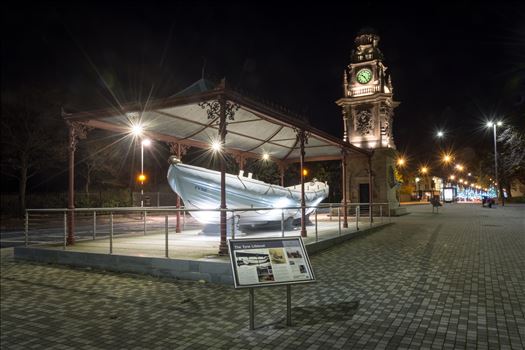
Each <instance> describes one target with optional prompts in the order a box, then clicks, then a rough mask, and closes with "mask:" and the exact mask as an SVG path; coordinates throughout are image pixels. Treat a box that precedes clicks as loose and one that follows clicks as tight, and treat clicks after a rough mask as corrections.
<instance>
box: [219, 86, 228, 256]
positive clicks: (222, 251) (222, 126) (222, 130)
mask: <svg viewBox="0 0 525 350" xmlns="http://www.w3.org/2000/svg"><path fill="white" fill-rule="evenodd" d="M219 105H220V110H219V141H220V143H221V150H223V149H224V144H225V142H226V100H225V99H224V96H220V97H219ZM219 164H220V169H221V223H220V227H221V243H220V244H219V255H227V254H228V246H227V245H226V235H227V227H226V224H227V223H226V211H225V209H226V162H225V157H224V155H223V154H219Z"/></svg>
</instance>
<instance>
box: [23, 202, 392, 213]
mask: <svg viewBox="0 0 525 350" xmlns="http://www.w3.org/2000/svg"><path fill="white" fill-rule="evenodd" d="M387 204H388V203H347V204H346V206H347V207H348V206H350V207H352V206H363V205H372V206H377V205H387ZM344 206H345V205H344V204H342V203H321V204H320V205H317V206H305V207H306V208H316V209H322V208H338V207H344ZM301 208H302V207H301V206H294V207H249V208H226V209H221V208H214V209H189V208H185V207H179V208H177V207H172V206H170V207H108V208H75V209H68V208H47V209H46V208H39V209H26V212H27V213H39V212H40V213H42V212H50V213H52V212H61V213H63V212H70V211H73V212H93V211H97V212H101V211H105V212H137V213H140V212H144V211H147V212H166V211H171V212H177V211H186V212H190V211H217V212H220V211H226V212H229V211H258V210H275V209H284V210H293V209H301Z"/></svg>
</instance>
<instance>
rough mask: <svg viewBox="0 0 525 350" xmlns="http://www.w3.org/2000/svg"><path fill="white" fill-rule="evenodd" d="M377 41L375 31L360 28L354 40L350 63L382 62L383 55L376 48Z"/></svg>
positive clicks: (377, 37)
mask: <svg viewBox="0 0 525 350" xmlns="http://www.w3.org/2000/svg"><path fill="white" fill-rule="evenodd" d="M379 39H380V37H379V35H377V32H376V30H375V29H373V28H371V27H364V28H362V29H361V30H360V31H359V32H358V33H357V36H356V37H355V39H354V43H355V49H354V50H352V63H358V62H363V61H371V60H375V59H377V60H383V53H382V52H381V50H379V47H378V44H379Z"/></svg>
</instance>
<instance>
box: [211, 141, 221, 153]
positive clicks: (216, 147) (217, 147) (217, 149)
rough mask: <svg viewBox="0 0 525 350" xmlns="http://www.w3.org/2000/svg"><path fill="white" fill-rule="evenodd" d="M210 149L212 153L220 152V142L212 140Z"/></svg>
mask: <svg viewBox="0 0 525 350" xmlns="http://www.w3.org/2000/svg"><path fill="white" fill-rule="evenodd" d="M211 149H212V150H213V152H220V151H221V149H222V145H221V142H220V141H219V140H214V141H213V142H212V143H211Z"/></svg>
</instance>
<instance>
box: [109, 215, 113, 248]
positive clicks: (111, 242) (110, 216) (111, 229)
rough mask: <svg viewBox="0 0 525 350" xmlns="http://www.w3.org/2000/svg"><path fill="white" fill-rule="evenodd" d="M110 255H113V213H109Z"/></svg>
mask: <svg viewBox="0 0 525 350" xmlns="http://www.w3.org/2000/svg"><path fill="white" fill-rule="evenodd" d="M109 254H113V212H111V213H109Z"/></svg>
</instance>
